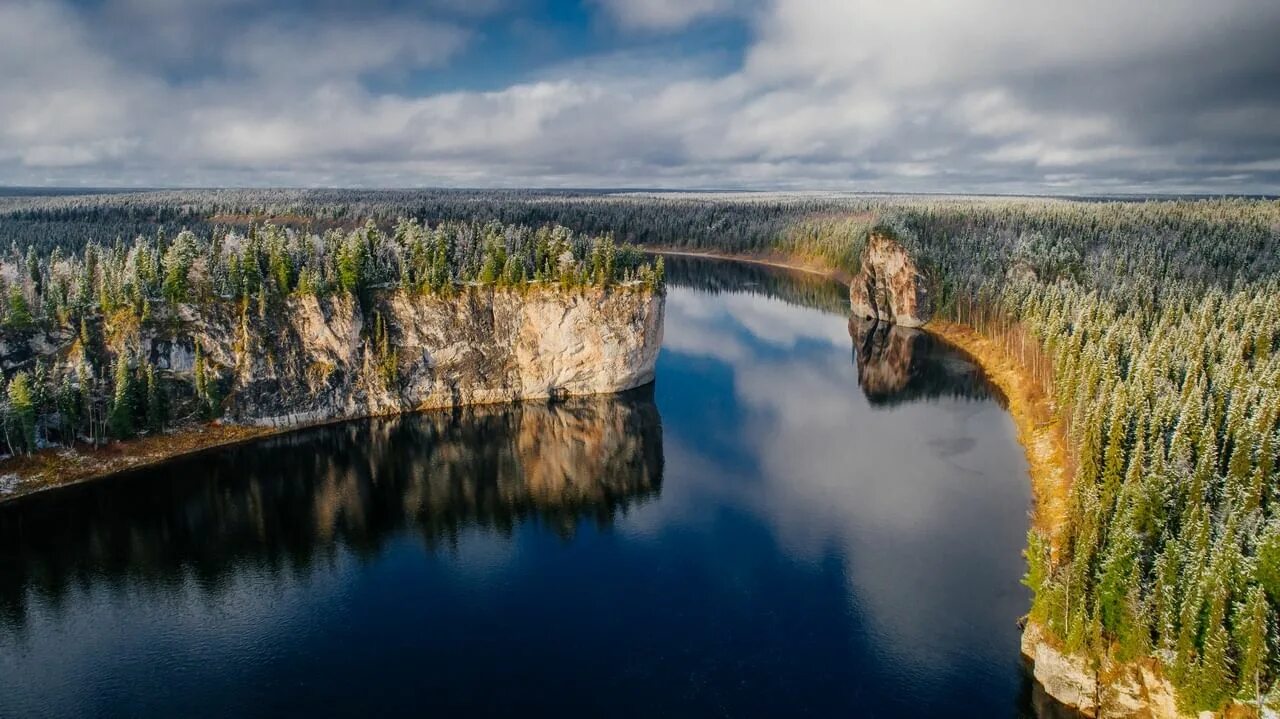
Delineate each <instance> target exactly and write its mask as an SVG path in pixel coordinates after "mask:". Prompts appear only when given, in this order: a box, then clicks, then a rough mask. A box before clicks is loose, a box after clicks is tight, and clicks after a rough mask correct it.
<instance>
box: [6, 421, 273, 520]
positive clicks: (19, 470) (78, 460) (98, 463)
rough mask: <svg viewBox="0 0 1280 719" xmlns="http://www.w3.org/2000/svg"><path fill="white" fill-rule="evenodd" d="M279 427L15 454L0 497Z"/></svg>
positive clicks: (212, 429)
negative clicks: (26, 454)
mask: <svg viewBox="0 0 1280 719" xmlns="http://www.w3.org/2000/svg"><path fill="white" fill-rule="evenodd" d="M280 431H282V430H280V429H276V428H271V427H244V426H238V425H205V426H200V427H193V428H190V429H184V430H181V431H179V432H175V433H173V434H164V435H157V436H154V437H141V438H138V439H134V440H130V441H128V442H113V443H111V444H109V445H107V446H105V447H99V448H97V449H94V448H91V447H88V446H85V445H78V446H77V447H76V448H74V449H69V448H65V447H56V448H51V449H47V450H44V451H42V452H38V453H36V454H35V455H33V456H31V457H17V458H13V459H10V460H7V461H6V462H4V464H3V465H0V470H3V474H4V475H6V476H10V477H12V478H13V480H12V482H10V483H7V485H8V486H7V489H8V491H7V492H5V493H3V494H0V502H4V501H6V500H10V499H15V498H17V497H23V496H26V495H29V494H34V493H36V492H42V491H45V490H49V489H55V488H58V487H67V486H70V485H73V484H80V483H81V482H88V481H90V480H94V479H99V478H102V477H106V476H107V475H111V474H116V473H118V472H124V471H126V470H130V469H138V468H141V467H146V466H149V465H154V464H159V463H161V462H165V461H167V460H170V459H174V458H176V457H181V456H183V455H187V454H194V453H197V452H202V451H205V450H208V449H213V448H215V447H225V446H228V445H232V444H238V443H240V442H245V441H248V440H251V439H258V438H260V437H265V436H267V435H270V434H275V433H277V432H280Z"/></svg>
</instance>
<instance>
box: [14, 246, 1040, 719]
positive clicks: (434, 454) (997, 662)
mask: <svg viewBox="0 0 1280 719" xmlns="http://www.w3.org/2000/svg"><path fill="white" fill-rule="evenodd" d="M670 276H671V277H672V285H673V286H672V287H671V288H670V290H669V296H668V301H667V302H668V304H667V322H666V341H665V344H664V348H663V351H662V354H661V356H660V358H659V363H658V379H657V382H656V384H655V385H654V386H652V387H650V388H646V389H643V390H640V391H637V392H632V393H628V394H627V395H624V396H621V397H615V398H601V399H583V400H571V401H569V402H566V403H563V404H558V405H552V406H547V405H521V406H517V407H503V408H483V409H473V410H464V411H458V412H445V413H428V414H423V415H417V416H412V417H403V418H399V419H390V420H377V421H368V422H354V423H349V424H344V425H339V426H334V427H328V428H323V429H317V430H312V431H306V432H300V433H297V434H293V435H288V436H285V437H279V438H276V439H273V440H269V441H266V442H262V443H260V444H256V445H251V446H245V447H240V448H236V449H231V450H227V451H222V452H217V453H214V454H211V455H207V456H204V457H200V458H196V459H190V460H185V461H181V462H176V463H174V464H172V465H169V466H166V467H164V468H160V469H155V470H149V471H145V472H141V473H138V474H135V475H132V476H128V477H121V478H117V479H114V480H109V481H104V482H100V483H97V484H92V485H87V486H83V487H79V488H75V489H71V490H66V491H61V492H56V493H51V494H48V495H46V496H43V497H35V498H31V499H30V500H28V501H22V502H16V503H10V504H7V505H0V716H5V717H10V716H12V717H25V716H238V717H239V716H281V715H311V716H316V715H319V716H334V715H336V716H357V715H360V716H403V715H414V716H417V715H427V714H430V715H437V716H440V715H453V714H467V715H489V714H517V713H519V714H525V715H533V716H551V715H555V716H579V715H585V716H636V717H648V716H745V717H755V716H758V717H765V716H798V715H809V716H832V715H844V716H949V717H950V716H955V717H1016V716H1026V715H1029V714H1030V709H1029V705H1030V695H1031V689H1030V685H1029V683H1028V680H1027V679H1026V677H1025V675H1024V672H1023V670H1022V668H1021V664H1020V661H1019V658H1018V630H1017V627H1016V625H1015V621H1016V619H1017V618H1018V616H1019V615H1020V614H1021V613H1022V612H1024V611H1025V609H1026V606H1027V603H1028V598H1027V595H1026V593H1025V591H1024V590H1023V589H1022V587H1021V586H1020V585H1019V584H1018V578H1019V576H1020V574H1021V572H1022V571H1023V566H1022V561H1021V558H1020V551H1021V548H1022V544H1023V538H1024V535H1025V532H1026V527H1027V511H1028V508H1029V490H1028V487H1027V481H1026V475H1025V464H1024V460H1023V459H1022V456H1021V452H1020V450H1019V448H1018V446H1017V445H1016V443H1015V440H1014V430H1013V426H1012V424H1011V422H1010V420H1009V419H1008V417H1007V416H1006V414H1005V413H1004V412H1003V410H1002V409H1001V408H1000V406H999V404H998V402H997V401H996V399H995V398H994V397H993V396H992V395H991V391H990V390H989V389H988V387H987V385H986V384H985V382H984V381H983V379H982V377H981V376H980V375H979V374H978V373H977V371H976V369H975V368H974V367H973V366H972V364H970V363H968V362H967V361H966V360H965V359H964V358H963V357H961V356H959V355H957V354H955V353H954V352H951V351H950V350H948V349H947V348H945V347H942V346H940V345H938V344H937V343H936V342H934V341H932V340H931V339H930V338H928V337H927V336H924V335H918V334H913V333H904V332H901V331H896V332H885V331H883V330H882V329H875V328H867V327H861V326H858V325H856V324H855V325H854V326H853V327H852V329H851V328H850V326H849V324H848V322H847V318H846V317H845V316H844V315H843V314H842V313H841V312H840V309H841V308H842V301H843V293H842V291H841V288H839V287H838V286H834V285H831V284H827V283H825V282H823V281H819V280H815V279H812V278H804V277H795V276H790V275H785V274H780V273H777V272H773V271H765V270H761V269H758V268H747V267H743V266H741V265H730V264H711V263H695V262H673V263H672V266H671V270H670ZM855 348H856V349H855Z"/></svg>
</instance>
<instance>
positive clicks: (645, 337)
mask: <svg viewBox="0 0 1280 719" xmlns="http://www.w3.org/2000/svg"><path fill="white" fill-rule="evenodd" d="M253 311H254V308H251V307H246V306H243V305H238V304H237V303H232V302H220V303H208V304H206V305H202V306H201V307H200V309H199V310H198V311H197V310H196V309H195V308H194V307H192V306H182V307H180V308H178V310H177V312H176V313H175V314H174V316H171V317H163V318H155V319H154V320H153V321H152V322H150V323H147V324H143V325H139V326H133V327H126V328H114V331H112V332H110V333H109V334H108V336H107V337H106V339H105V344H106V348H105V351H106V352H109V353H110V354H111V355H112V356H117V357H118V356H132V357H145V358H146V359H147V360H148V361H149V362H150V364H151V365H153V366H154V367H156V368H158V370H159V372H160V374H161V376H162V378H163V382H164V384H165V386H166V388H167V394H168V395H169V397H170V398H171V399H172V401H173V404H174V414H175V416H179V417H186V418H187V419H186V420H185V421H183V420H179V421H178V423H177V424H176V426H175V428H174V429H173V430H172V431H170V432H169V433H167V434H164V435H159V436H150V437H145V438H142V439H140V440H133V441H129V442H124V443H118V444H114V445H111V447H109V448H105V449H97V450H91V451H87V452H80V451H74V450H68V449H59V448H50V449H48V450H45V451H42V452H40V453H37V455H36V456H35V457H32V458H23V459H20V460H10V461H8V462H5V463H4V464H0V475H3V476H5V477H7V480H6V482H5V483H4V487H3V489H4V491H3V492H0V499H4V498H12V497H15V496H20V495H22V494H28V493H30V492H32V491H39V490H42V489H48V488H52V487H56V486H62V485H65V484H70V483H75V482H80V481H85V480H87V479H91V478H93V477H97V476H102V475H105V474H110V473H113V472H115V471H120V470H124V469H131V468H135V467H138V466H142V465H145V464H154V463H156V462H159V461H163V460H165V459H168V458H170V457H173V456H178V455H181V454H188V453H191V452H196V451H201V450H203V449H206V448H208V447H211V446H219V445H224V444H227V443H230V442H235V441H242V440H244V439H252V438H256V437H260V436H263V435H264V434H269V433H271V432H273V431H279V430H282V429H286V428H291V427H300V426H307V425H315V424H322V423H326V422H332V421H340V420H345V419H353V418H358V417H367V416H374V415H385V414H395V413H399V412H406V411H415V410H422V409H430V408H440V407H455V406H461V405H474V404H493V403H504V402H514V401H519V400H529V399H549V400H558V399H561V398H564V397H569V396H576V395H590V394H604V393H613V392H620V391H623V390H627V389H631V388H634V387H638V386H641V385H644V384H647V383H649V382H651V381H653V377H654V365H655V362H656V360H657V355H658V350H659V348H660V347H661V345H662V319H663V311H664V295H663V293H662V292H661V291H654V290H649V289H645V288H643V287H641V286H615V287H610V288H599V287H584V288H575V289H568V290H561V289H558V288H549V287H548V288H538V287H530V288H524V289H503V288H493V287H463V288H460V289H459V290H458V291H457V292H456V293H454V294H452V295H448V296H444V295H437V294H432V295H418V294H410V293H405V292H400V291H382V292H377V293H374V294H373V295H372V296H371V297H369V298H367V299H366V300H365V302H363V303H362V302H360V301H359V300H358V299H357V298H355V297H354V296H351V295H335V296H330V297H323V298H322V297H315V296H297V297H290V298H288V299H287V300H286V301H285V302H284V303H283V304H282V306H280V307H277V308H274V311H272V312H268V313H264V314H263V315H262V316H256V317H253V318H251V319H252V321H246V313H247V312H253ZM10 344H13V345H14V346H10V347H6V348H5V353H4V356H5V357H8V358H11V359H12V358H17V357H21V358H23V361H26V362H33V361H34V360H36V359H38V360H40V361H41V362H43V363H45V364H46V365H47V366H49V367H50V368H51V371H53V372H54V373H55V374H56V375H61V374H64V373H68V372H71V373H74V371H75V369H74V368H75V367H76V366H77V365H79V363H80V361H81V360H82V359H83V354H84V352H86V351H88V348H85V347H83V346H82V345H81V343H80V342H79V340H78V339H77V338H76V337H74V336H70V335H69V334H67V335H66V336H50V337H45V336H40V337H33V338H31V339H30V340H29V341H27V342H25V343H23V344H22V345H21V346H17V345H16V344H15V343H12V342H11V343H10ZM0 359H4V358H3V357H0ZM209 396H213V397H216V398H217V403H218V406H217V413H218V414H219V415H220V417H221V419H220V420H219V422H218V424H220V425H222V426H206V425H203V424H202V423H201V422H199V421H198V420H197V419H196V418H198V416H199V412H200V405H201V403H202V402H204V401H206V399H207V398H208V397H209ZM135 448H136V449H138V450H139V451H138V452H134V451H132V450H133V449H135ZM142 450H145V451H142Z"/></svg>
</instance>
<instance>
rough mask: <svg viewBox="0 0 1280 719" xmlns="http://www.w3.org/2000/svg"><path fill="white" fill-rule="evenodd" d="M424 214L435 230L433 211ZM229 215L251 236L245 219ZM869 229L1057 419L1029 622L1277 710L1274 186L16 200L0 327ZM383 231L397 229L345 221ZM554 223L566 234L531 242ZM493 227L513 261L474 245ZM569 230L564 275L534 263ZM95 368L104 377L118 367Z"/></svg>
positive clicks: (490, 243) (1202, 689)
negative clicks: (1178, 191) (1060, 450)
mask: <svg viewBox="0 0 1280 719" xmlns="http://www.w3.org/2000/svg"><path fill="white" fill-rule="evenodd" d="M398 218H408V219H405V220H402V221H398ZM266 222H270V223H272V224H270V225H264V224H262V223H266ZM430 222H436V223H443V224H440V225H430V227H431V228H432V229H430V230H428V229H427V228H428V226H429V224H428V223H430ZM452 223H461V224H452ZM512 226H521V227H532V228H538V229H534V230H528V229H521V230H518V231H516V230H511V229H510V228H511V227H512ZM555 226H561V227H565V228H569V229H567V230H552V229H548V228H551V227H555ZM245 227H256V228H257V229H256V230H253V231H251V232H250V233H249V234H247V235H244V236H241V235H240V234H237V233H238V232H239V231H241V230H242V229H243V228H245ZM440 227H445V228H454V229H447V230H443V232H444V233H445V234H448V235H449V236H450V238H451V239H449V241H448V242H446V243H444V244H447V245H448V246H449V247H450V248H451V249H450V250H449V252H448V253H447V257H446V260H445V265H446V266H447V267H448V270H447V271H445V270H444V269H441V268H439V267H437V265H436V264H435V259H436V253H438V252H439V247H440V246H441V241H440V240H439V239H435V238H436V236H437V233H439V232H442V230H440V229H439V228H440ZM500 228H508V229H506V230H501V229H500ZM184 229H185V230H187V232H185V233H184V232H183V230H184ZM872 231H880V232H884V233H886V234H889V235H891V236H893V237H895V238H896V239H898V241H900V242H901V243H902V244H903V245H904V246H906V247H907V248H908V249H909V250H910V251H911V252H912V254H913V255H914V256H915V258H916V259H917V261H918V262H919V264H920V265H921V267H922V268H923V270H924V272H925V274H926V276H927V281H928V282H929V283H930V285H931V294H932V296H933V297H934V298H935V299H936V302H937V307H936V311H937V314H938V316H939V317H941V318H944V319H947V320H950V321H953V322H958V323H960V324H963V325H966V326H969V327H971V328H973V329H975V330H977V331H978V332H979V333H982V334H984V335H987V336H990V337H993V338H998V339H1001V340H1002V342H1003V344H1004V346H1005V347H1006V348H1007V350H1008V351H1009V352H1010V353H1013V354H1014V355H1015V356H1016V357H1018V358H1019V360H1020V361H1021V364H1022V365H1023V366H1024V367H1025V370H1026V372H1027V373H1028V374H1029V375H1030V376H1031V377H1032V378H1033V379H1034V380H1035V381H1036V382H1037V383H1038V384H1039V385H1040V386H1042V388H1043V391H1044V392H1045V394H1046V395H1047V396H1048V397H1050V398H1051V400H1052V407H1053V412H1054V413H1055V415H1056V418H1057V420H1058V421H1059V422H1060V424H1061V426H1062V427H1063V428H1064V430H1063V434H1064V436H1063V441H1064V443H1065V446H1066V448H1067V454H1068V465H1069V466H1068V467H1067V470H1068V471H1069V472H1070V474H1071V478H1072V481H1071V483H1070V496H1069V498H1068V500H1067V503H1066V506H1067V508H1068V509H1067V512H1066V516H1065V517H1062V518H1061V519H1060V521H1056V522H1054V523H1053V524H1047V523H1045V522H1035V523H1034V524H1033V527H1032V529H1031V531H1030V533H1029V536H1028V546H1027V561H1028V572H1027V576H1026V583H1027V585H1028V586H1029V587H1030V588H1031V590H1032V591H1033V593H1034V600H1033V604H1032V608H1031V613H1030V616H1031V618H1032V619H1033V620H1034V621H1036V622H1037V623H1038V624H1040V625H1041V626H1043V627H1044V628H1045V629H1046V631H1047V632H1048V633H1049V635H1050V637H1051V638H1052V639H1053V641H1055V642H1058V643H1060V644H1061V645H1062V646H1063V647H1065V648H1066V649H1068V650H1070V651H1076V652H1081V653H1084V654H1085V655H1087V656H1090V657H1092V658H1093V660H1094V665H1095V667H1096V668H1097V670H1098V673H1099V676H1100V677H1101V678H1103V679H1104V680H1105V672H1104V669H1105V668H1106V667H1109V666H1113V665H1117V664H1123V663H1125V662H1130V661H1133V660H1142V659H1148V658H1154V659H1155V660H1157V661H1158V663H1159V664H1160V666H1161V667H1162V669H1163V671H1164V673H1165V674H1166V675H1167V676H1168V677H1169V678H1170V679H1171V680H1172V681H1173V682H1174V684H1175V685H1176V686H1177V687H1178V688H1179V700H1180V701H1181V702H1182V703H1183V704H1184V708H1186V709H1216V708H1220V707H1222V706H1224V705H1225V704H1226V703H1228V702H1231V701H1236V702H1240V703H1259V704H1260V703H1262V702H1264V701H1267V699H1266V698H1267V697H1268V696H1270V697H1271V699H1270V701H1272V702H1275V701H1276V692H1277V691H1278V687H1277V679H1278V678H1280V614H1278V611H1280V469H1278V467H1280V202H1277V201H1274V200H1265V199H1198V200H1197V199H1184V200H1147V201H1100V200H1067V199H1047V198H979V197H900V196H869V195H831V194H790V195H788V194H760V195H754V194H746V193H741V194H733V195H716V194H675V193H668V194H652V193H651V194H643V193H629V194H616V193H612V194H611V193H587V192H549V191H506V192H490V191H466V190H456V191H445V190H440V191H421V192H419V191H407V190H406V191H386V192H354V191H340V190H317V191H305V190H296V191H295V190H273V191H251V190H210V191H175V192H156V193H133V194H110V195H100V196H61V197H49V198H39V197H21V196H19V197H7V198H0V241H3V243H5V244H10V243H13V248H14V249H12V250H10V251H9V253H8V255H7V257H6V260H5V268H6V269H5V273H6V274H5V276H6V278H7V280H6V282H7V285H8V287H7V289H6V290H5V294H6V296H7V297H8V298H9V302H8V307H7V309H6V310H5V316H4V322H5V325H4V327H5V330H4V331H5V332H6V333H9V332H14V331H22V328H24V327H29V326H31V325H32V324H39V323H52V324H57V325H61V326H67V327H71V328H75V329H76V331H80V332H87V333H92V332H93V331H94V329H93V323H92V322H89V323H85V322H83V321H82V319H83V318H85V317H90V316H98V315H99V314H111V313H112V312H115V311H120V310H121V309H124V310H125V311H127V312H130V313H133V314H134V315H136V316H139V317H143V316H146V314H147V313H148V312H153V313H154V312H155V311H156V310H155V308H156V307H157V306H160V305H163V304H164V303H165V302H172V301H180V300H181V299H183V298H187V297H195V298H204V297H222V298H228V297H239V298H241V301H247V302H260V303H269V302H270V301H271V298H272V297H273V296H274V295H276V294H279V293H282V292H298V291H303V292H309V291H314V292H330V291H351V292H359V291H361V290H362V289H363V288H365V287H368V286H373V285H386V284H392V283H401V284H403V285H404V286H409V287H418V288H425V291H436V290H435V288H437V287H438V286H440V282H441V278H442V277H445V276H446V275H447V276H450V277H452V278H454V279H465V278H472V279H479V280H480V281H495V282H497V281H505V282H514V283H520V282H528V281H531V279H532V281H537V280H552V281H567V282H594V283H601V282H609V281H626V280H627V279H628V278H630V279H632V280H635V281H642V282H646V283H649V284H660V283H661V281H662V270H661V269H660V268H648V269H647V268H646V266H645V265H644V263H643V257H642V256H641V255H640V254H639V252H638V251H636V250H634V249H633V248H629V247H624V246H623V245H621V244H619V245H614V244H613V240H610V239H605V240H592V241H590V242H587V241H586V240H584V239H583V238H585V237H588V236H593V235H601V234H606V233H607V234H608V235H609V236H610V237H612V238H616V240H617V241H618V242H619V243H636V244H642V245H648V246H650V247H663V248H683V249H697V250H706V251H717V252H722V253H729V254H740V255H751V256H771V257H776V258H788V259H800V260H804V261H806V262H808V263H811V264H817V265H822V266H825V267H828V268H830V269H832V270H838V271H840V272H843V273H852V272H855V271H857V269H858V257H859V255H860V252H861V249H862V247H863V244H864V243H865V241H866V239H867V237H868V235H869V233H870V232H872ZM382 232H385V233H388V234H387V236H388V237H390V238H392V240H391V241H389V242H387V241H382V242H374V241H372V240H368V239H361V238H362V237H363V238H368V237H369V236H371V235H372V236H377V234H378V233H382ZM503 232H505V233H507V234H503ZM512 232H515V234H516V236H517V239H513V238H512V237H511V236H510V233H512ZM486 233H488V234H486ZM494 233H497V235H501V237H502V241H501V242H499V241H497V239H496V237H495V235H494ZM556 233H561V234H559V235H557V234H556ZM463 235H465V236H466V238H467V239H465V240H464V239H462V237H463ZM136 236H141V237H144V238H150V239H142V240H134V239H133V238H134V237H136ZM167 237H173V238H174V239H173V240H172V241H170V240H167V239H165V238H167ZM353 237H354V238H356V239H354V240H352V239H351V238H353ZM553 237H560V238H561V240H555V242H562V241H563V243H567V244H563V243H562V244H556V245H554V246H555V247H556V249H555V250H551V249H547V250H546V251H543V250H541V249H539V248H540V247H542V246H543V245H544V244H545V245H546V247H547V248H550V247H552V245H553V239H552V238H553ZM179 238H183V239H179ZM201 238H204V239H201ZM220 238H221V239H220ZM227 238H235V239H227ZM405 238H409V239H408V241H407V242H406V240H405ZM415 238H416V239H415ZM481 238H487V239H481ZM519 238H523V239H519ZM567 238H572V239H567ZM504 243H505V244H504ZM499 245H501V246H502V247H503V248H504V251H505V252H506V254H505V256H504V255H502V254H500V253H498V252H496V251H493V250H489V251H486V249H485V248H486V247H488V248H494V247H497V246H499ZM0 246H3V245H0ZM566 246H567V247H571V248H572V256H573V258H574V263H573V267H572V269H571V271H569V272H564V271H561V270H560V269H559V266H558V265H556V264H555V263H551V264H548V263H547V260H548V258H554V257H558V256H560V255H557V254H556V253H557V252H560V248H562V247H566ZM174 247H180V248H183V249H180V250H175V249H173V248H174ZM392 247H394V248H397V251H396V252H394V253H393V252H390V250H389V249H388V248H392ZM360 248H365V249H360ZM379 248H382V249H379ZM353 252H354V253H355V254H356V255H358V257H359V259H358V260H353V255H352V253H353ZM610 253H612V254H610ZM171 255H172V257H171ZM246 256H247V257H248V261H246V259H245V258H246ZM513 257H514V258H515V259H512V258H513ZM609 257H612V258H613V259H612V264H610V260H609V259H608V258H609ZM281 258H287V261H282V259H281ZM353 261H354V263H355V264H354V265H352V262H353ZM200 263H202V264H200ZM197 264H200V266H201V271H199V272H194V273H193V272H188V273H187V274H186V275H183V273H182V272H181V271H179V272H178V273H177V277H178V279H176V280H174V281H172V282H171V281H169V276H170V274H171V271H170V270H171V268H174V267H178V268H184V267H185V268H187V269H188V270H190V269H192V268H194V267H196V266H197ZM353 266H354V267H356V268H358V269H356V270H355V271H353V270H352V267H353ZM193 277H194V278H195V279H193ZM566 277H567V278H568V279H566ZM445 286H446V287H447V286H449V285H448V283H447V282H446V283H445ZM264 298H265V299H264ZM86 341H89V342H92V341H93V340H92V338H86ZM39 371H40V370H39V369H38V368H36V369H34V370H33V371H32V372H28V373H18V374H16V375H12V379H11V380H10V382H9V389H8V407H9V409H8V411H7V416H9V417H11V418H12V417H18V418H19V419H18V420H13V419H11V420H10V421H9V423H8V424H6V426H11V425H15V422H16V425H15V426H18V427H20V428H21V432H18V433H17V434H21V435H22V436H24V437H30V436H31V434H30V431H29V429H28V428H29V425H30V420H29V419H25V418H26V417H29V414H28V415H23V414H22V413H21V412H16V413H15V411H14V409H13V408H14V407H21V406H28V405H30V404H32V403H35V404H39V405H40V406H53V405H56V406H62V404H64V403H67V402H71V400H69V399H64V398H62V394H61V393H60V391H59V390H57V389H56V388H55V389H48V388H42V387H44V386H43V385H42V384H41V382H40V381H33V380H32V378H33V377H36V376H38V374H39ZM95 371H97V372H99V373H100V374H101V376H102V377H104V378H108V379H107V380H104V381H109V377H110V376H111V374H112V371H111V370H108V369H106V368H98V369H97V370H95ZM115 371H116V373H117V374H118V373H119V372H120V370H119V369H118V368H117V369H116V370H115ZM126 374H127V372H126ZM145 380H146V378H145V377H143V378H141V379H140V380H139V381H140V382H142V383H143V384H144V385H145ZM117 384H119V383H117ZM70 386H72V387H74V386H75V385H74V381H72V385H70ZM70 391H71V390H66V392H70ZM41 393H52V395H53V396H52V398H50V397H46V396H44V395H42V394H41ZM144 399H145V398H144ZM145 404H147V403H146V402H145V401H140V403H139V406H141V405H145ZM18 441H19V443H21V442H23V441H26V440H22V439H20V440H18ZM22 448H23V447H22V446H21V445H19V446H18V449H22Z"/></svg>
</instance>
